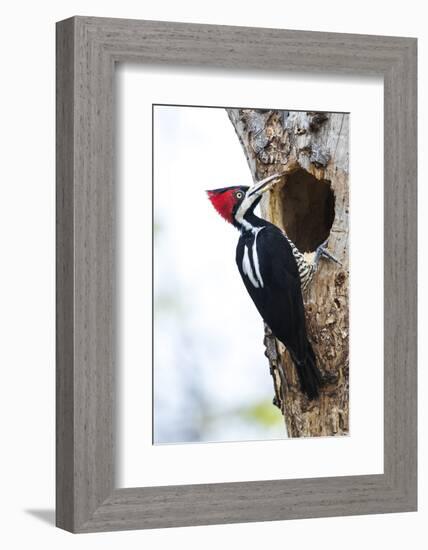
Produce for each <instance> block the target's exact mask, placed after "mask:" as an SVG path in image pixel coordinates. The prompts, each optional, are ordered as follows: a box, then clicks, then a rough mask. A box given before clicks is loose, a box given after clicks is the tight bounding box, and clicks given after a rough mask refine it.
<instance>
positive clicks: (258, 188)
mask: <svg viewBox="0 0 428 550" xmlns="http://www.w3.org/2000/svg"><path fill="white" fill-rule="evenodd" d="M284 175H285V174H273V176H269V177H267V178H265V179H264V180H261V181H258V182H257V183H255V184H254V185H253V186H252V187H250V189H249V190H248V195H247V196H248V197H252V196H253V195H261V194H262V193H265V192H266V191H268V189H270V188H271V187H272V186H273V185H275V183H277V182H278V181H279V180H280V179H281V178H282V177H283V176H284Z"/></svg>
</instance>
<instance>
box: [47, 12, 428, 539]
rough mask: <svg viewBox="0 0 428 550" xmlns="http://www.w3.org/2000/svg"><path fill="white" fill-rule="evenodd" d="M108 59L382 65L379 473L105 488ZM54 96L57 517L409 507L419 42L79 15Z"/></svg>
mask: <svg viewBox="0 0 428 550" xmlns="http://www.w3.org/2000/svg"><path fill="white" fill-rule="evenodd" d="M117 61H120V62H125V61H126V62H136V63H142V64H152V63H160V64H163V65H168V64H169V65H174V66H178V65H187V66H194V67H200V66H201V65H203V66H205V67H207V66H208V67H211V68H217V69H223V70H225V69H226V70H227V69H233V70H237V69H241V70H247V71H267V70H268V71H277V72H283V71H286V70H294V71H300V72H302V71H310V72H329V71H330V72H331V71H334V72H336V73H339V74H356V73H357V74H377V75H382V76H383V77H384V83H385V324H384V332H385V366H384V369H385V426H384V445H385V468H384V474H383V475H371V476H352V477H339V478H321V479H303V480H302V479H301V480H277V481H263V482H249V483H220V484H215V485H193V486H174V487H171V486H169V487H152V488H133V489H115V488H114V457H115V448H114V442H115V423H114V397H115V393H114V365H115V326H114V322H115V267H114V265H115V253H114V249H115V182H114V181H113V175H114V171H113V157H114V147H113V142H114V140H113V138H114V132H113V101H114V97H113V91H114V87H113V82H114V63H115V62H117ZM57 94H58V96H57V97H58V100H57V219H58V222H57V524H58V526H60V527H62V528H64V529H67V530H69V531H73V532H90V531H105V530H113V529H139V528H154V527H170V526H180V525H202V524H213V523H232V522H244V521H264V520H275V519H287V518H302V517H318V516H335V515H346V514H367V513H381V512H399V511H401V512H402V511H410V510H415V509H416V471H417V468H416V458H417V454H416V40H415V39H412V38H397V37H382V36H365V35H343V34H331V33H317V32H302V31H285V30H278V29H256V28H244V27H225V26H212V25H191V24H181V23H167V22H155V21H133V20H118V19H98V18H87V17H75V18H72V19H69V20H66V21H62V22H60V23H58V26H57ZM146 184H147V185H150V182H146ZM148 291H149V289H148ZM142 467H144V465H142Z"/></svg>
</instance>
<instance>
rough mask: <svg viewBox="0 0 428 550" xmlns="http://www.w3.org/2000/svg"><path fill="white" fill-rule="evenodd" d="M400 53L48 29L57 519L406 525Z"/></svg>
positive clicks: (410, 491)
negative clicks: (53, 147)
mask: <svg viewBox="0 0 428 550" xmlns="http://www.w3.org/2000/svg"><path fill="white" fill-rule="evenodd" d="M416 113H417V108H416V40H415V39H413V38H402V37H384V36H366V35H345V34H333V33H318V32H304V31H289V30H277V29H258V28H243V27H224V26H211V25H194V24H182V23H169V22H154V21H134V20H120V19H102V18H101V19H100V18H88V17H73V18H71V19H67V20H65V21H61V22H59V23H58V24H57V525H58V526H59V527H61V528H63V529H66V530H69V531H72V532H93V531H106V530H121V529H142V528H160V527H172V526H185V525H204V524H215V523H234V522H250V521H269V520H281V519H291V518H310V517H320V516H325V517H327V516H337V515H351V514H372V513H385V512H404V511H414V510H416V507H417V453H416V448H417V447H416V443H417V432H416V427H417V425H416V409H417V407H416V397H417V392H416V356H417V350H416Z"/></svg>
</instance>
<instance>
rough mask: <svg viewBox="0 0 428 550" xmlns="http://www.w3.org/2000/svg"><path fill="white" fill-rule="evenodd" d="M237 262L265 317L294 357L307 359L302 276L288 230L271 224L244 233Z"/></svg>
mask: <svg viewBox="0 0 428 550" xmlns="http://www.w3.org/2000/svg"><path fill="white" fill-rule="evenodd" d="M254 240H255V243H254ZM255 254H257V258H256V256H255ZM244 260H246V263H244ZM236 263H237V265H238V269H239V272H240V274H241V277H242V279H243V281H244V284H245V286H246V288H247V291H248V293H249V294H250V296H251V298H252V300H253V302H254V304H255V305H256V307H257V309H258V311H259V313H260V315H261V316H262V318H263V320H264V321H265V322H266V324H267V325H268V326H269V327H270V329H271V330H272V332H273V334H274V335H275V336H276V338H278V340H280V341H281V342H282V343H283V344H284V345H285V346H286V347H287V349H288V351H289V352H290V353H291V355H292V357H293V360H294V361H296V360H297V362H301V361H305V358H306V356H307V353H308V348H310V344H309V343H308V339H307V335H306V328H305V311H304V306H303V298H302V291H301V286H300V277H299V272H298V268H297V263H296V260H295V258H294V256H293V252H292V249H291V246H290V244H289V242H288V241H287V239H286V238H285V236H284V234H283V233H282V232H281V231H280V230H279V229H278V228H277V227H276V226H274V225H272V224H269V225H267V226H264V227H263V228H261V229H260V230H259V231H258V233H257V235H256V236H254V235H253V234H252V233H250V232H248V233H246V234H243V235H241V238H240V239H239V242H238V246H237V249H236ZM257 264H258V271H257V268H256V266H257ZM248 265H249V267H248ZM249 271H250V276H249ZM257 274H258V275H259V276H260V278H258V277H257ZM254 283H256V284H254Z"/></svg>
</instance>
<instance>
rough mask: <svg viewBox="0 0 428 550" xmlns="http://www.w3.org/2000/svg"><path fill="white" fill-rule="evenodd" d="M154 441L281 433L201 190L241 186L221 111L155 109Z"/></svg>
mask: <svg viewBox="0 0 428 550" xmlns="http://www.w3.org/2000/svg"><path fill="white" fill-rule="evenodd" d="M153 139H154V267H153V269H154V366H153V369H154V372H153V375H154V411H153V412H154V434H153V439H154V443H155V444H162V443H164V444H165V443H184V442H203V441H240V440H254V439H274V438H284V437H286V432H285V427H284V422H283V420H282V416H281V414H280V412H279V410H278V409H277V408H276V407H274V406H273V405H272V398H273V384H272V379H271V376H270V374H269V366H268V362H267V359H266V358H265V356H264V347H263V322H262V320H261V318H260V316H259V314H258V313H257V311H256V309H255V307H254V305H253V303H252V301H251V299H250V297H249V296H248V294H247V292H246V290H245V287H244V285H243V283H242V282H241V278H240V275H239V272H238V270H237V267H236V265H235V248H236V244H237V240H238V237H239V235H238V232H237V230H236V229H235V228H234V227H233V226H232V225H229V224H227V223H226V222H225V221H224V220H223V219H222V218H221V217H220V216H219V215H218V214H217V212H216V211H215V210H214V208H213V207H212V206H211V204H210V203H209V201H208V198H207V195H206V193H205V190H207V189H215V188H218V187H226V186H229V185H250V184H251V174H250V171H249V168H248V166H247V163H246V160H245V157H244V153H243V151H242V149H241V146H240V144H239V141H238V138H237V136H236V134H235V131H234V129H233V127H232V124H231V123H230V122H229V119H228V116H227V113H226V111H225V110H224V109H222V108H205V107H178V106H162V105H158V106H154V108H153Z"/></svg>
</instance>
